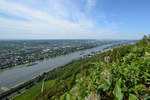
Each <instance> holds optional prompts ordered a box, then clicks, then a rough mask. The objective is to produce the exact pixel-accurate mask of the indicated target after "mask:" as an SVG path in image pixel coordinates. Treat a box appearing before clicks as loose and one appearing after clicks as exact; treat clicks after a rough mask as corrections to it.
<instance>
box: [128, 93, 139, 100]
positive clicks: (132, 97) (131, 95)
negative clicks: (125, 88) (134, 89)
mask: <svg viewBox="0 0 150 100" xmlns="http://www.w3.org/2000/svg"><path fill="white" fill-rule="evenodd" d="M129 100H138V98H137V97H136V96H135V95H134V94H129Z"/></svg>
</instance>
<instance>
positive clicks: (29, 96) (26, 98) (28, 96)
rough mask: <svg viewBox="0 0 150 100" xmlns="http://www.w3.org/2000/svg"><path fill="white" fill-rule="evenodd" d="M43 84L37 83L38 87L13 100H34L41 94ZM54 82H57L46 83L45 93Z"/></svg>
mask: <svg viewBox="0 0 150 100" xmlns="http://www.w3.org/2000/svg"><path fill="white" fill-rule="evenodd" d="M42 82H43V81H42ZM42 82H40V83H37V84H36V85H34V86H33V87H31V88H30V89H28V90H26V91H24V93H22V94H20V95H18V96H16V97H15V98H13V99H12V100H33V98H34V97H35V96H36V95H38V94H39V93H40V92H41V86H42ZM54 82H55V80H49V81H46V82H45V83H44V91H45V90H46V89H48V88H49V87H50V86H51V85H52V84H53V83H54Z"/></svg>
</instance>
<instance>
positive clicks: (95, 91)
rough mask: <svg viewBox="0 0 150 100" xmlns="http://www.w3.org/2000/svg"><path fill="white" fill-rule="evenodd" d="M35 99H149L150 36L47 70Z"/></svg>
mask: <svg viewBox="0 0 150 100" xmlns="http://www.w3.org/2000/svg"><path fill="white" fill-rule="evenodd" d="M46 80H47V81H48V80H55V83H54V84H53V85H50V86H49V88H47V89H46V90H45V91H44V92H43V93H39V94H38V95H37V96H35V97H34V99H36V100H114V99H115V100H138V99H140V100H150V37H146V36H145V37H144V38H143V39H142V40H141V41H140V42H138V43H136V44H134V45H127V46H123V47H120V48H115V49H113V50H110V51H108V52H105V53H103V54H100V55H96V56H94V57H92V58H89V59H84V60H81V61H78V62H74V63H72V64H69V65H67V66H65V67H61V68H58V69H55V70H54V71H53V73H49V74H48V76H47V79H46Z"/></svg>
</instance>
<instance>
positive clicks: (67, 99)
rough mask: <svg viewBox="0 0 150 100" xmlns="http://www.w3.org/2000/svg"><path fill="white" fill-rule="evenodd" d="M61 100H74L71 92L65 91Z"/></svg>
mask: <svg viewBox="0 0 150 100" xmlns="http://www.w3.org/2000/svg"><path fill="white" fill-rule="evenodd" d="M61 100H72V99H71V96H70V94H68V93H65V94H64V95H63V96H61Z"/></svg>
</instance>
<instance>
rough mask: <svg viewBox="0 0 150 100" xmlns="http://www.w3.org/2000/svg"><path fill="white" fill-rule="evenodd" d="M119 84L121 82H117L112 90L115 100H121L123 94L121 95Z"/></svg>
mask: <svg viewBox="0 0 150 100" xmlns="http://www.w3.org/2000/svg"><path fill="white" fill-rule="evenodd" d="M120 83H121V80H118V82H116V85H115V88H114V90H113V94H114V96H115V99H116V100H122V99H123V93H121V88H120Z"/></svg>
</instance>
